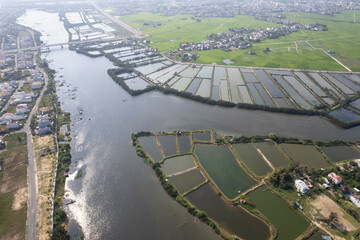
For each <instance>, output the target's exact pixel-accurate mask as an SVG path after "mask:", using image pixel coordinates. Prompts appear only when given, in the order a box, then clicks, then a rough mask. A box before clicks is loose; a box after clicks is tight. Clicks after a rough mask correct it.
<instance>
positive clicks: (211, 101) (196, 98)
mask: <svg viewBox="0 0 360 240" xmlns="http://www.w3.org/2000/svg"><path fill="white" fill-rule="evenodd" d="M109 59H110V60H111V58H109ZM130 68H131V67H130ZM131 72H132V70H131V69H129V67H128V68H121V69H118V68H115V69H109V70H108V74H109V76H110V77H111V78H112V79H113V80H114V81H115V82H116V83H117V84H118V85H120V86H121V87H122V88H123V89H124V90H125V91H127V92H128V93H129V94H130V95H132V96H137V95H140V94H143V93H146V92H151V91H159V92H162V93H164V94H169V95H174V96H180V97H184V98H187V99H191V100H194V101H198V102H201V103H206V104H209V105H218V106H222V107H228V108H235V107H236V108H239V109H247V110H261V111H268V112H275V113H285V114H294V115H305V116H319V117H322V118H325V119H327V120H329V121H330V122H332V123H333V124H335V125H336V126H338V127H341V128H344V129H349V128H352V127H357V126H360V120H358V121H353V122H343V121H341V120H339V119H337V118H335V117H333V116H331V115H330V114H329V112H330V110H333V109H339V108H341V107H344V106H347V105H348V104H349V103H350V102H352V101H355V100H356V99H359V98H360V94H357V95H356V96H354V97H353V98H351V99H347V100H345V101H344V102H342V103H339V104H338V105H337V106H336V107H331V109H321V108H320V109H318V110H311V109H309V110H308V109H294V108H282V107H279V108H277V107H271V106H268V105H259V104H249V103H237V104H236V103H233V102H228V101H223V100H217V101H216V100H214V99H211V98H206V97H202V96H199V95H194V94H191V93H189V92H185V91H178V90H176V89H173V88H169V87H162V86H159V85H152V86H148V87H146V88H144V89H142V90H133V89H131V88H130V87H129V86H128V85H127V84H126V83H125V80H124V79H122V78H119V77H118V76H117V75H118V74H122V73H131Z"/></svg>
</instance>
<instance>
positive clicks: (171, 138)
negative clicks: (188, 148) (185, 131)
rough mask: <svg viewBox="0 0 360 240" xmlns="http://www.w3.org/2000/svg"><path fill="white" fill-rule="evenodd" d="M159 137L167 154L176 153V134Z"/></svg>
mask: <svg viewBox="0 0 360 240" xmlns="http://www.w3.org/2000/svg"><path fill="white" fill-rule="evenodd" d="M158 139H159V142H160V145H161V147H162V150H163V153H164V155H165V156H171V155H174V154H176V140H175V135H167V136H158Z"/></svg>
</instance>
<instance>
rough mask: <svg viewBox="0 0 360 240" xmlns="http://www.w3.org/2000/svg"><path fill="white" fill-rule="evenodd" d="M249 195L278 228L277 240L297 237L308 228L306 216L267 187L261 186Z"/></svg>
mask: <svg viewBox="0 0 360 240" xmlns="http://www.w3.org/2000/svg"><path fill="white" fill-rule="evenodd" d="M248 196H249V199H250V201H251V202H252V203H253V204H254V205H255V207H256V208H257V209H259V210H260V211H261V212H262V213H263V214H264V215H265V216H266V217H267V218H268V219H269V220H270V221H271V222H272V223H273V224H274V225H275V226H276V228H277V229H278V231H279V232H278V238H277V240H288V239H295V238H296V237H297V236H299V235H300V234H302V233H303V232H304V231H305V230H306V229H307V228H308V226H309V223H308V222H307V221H306V220H305V218H303V217H302V216H301V215H300V214H299V213H298V212H297V211H296V210H294V209H293V208H291V207H290V206H288V205H287V203H286V202H285V201H284V200H282V199H281V198H280V197H279V196H277V195H276V194H274V193H272V192H271V191H269V190H268V189H267V188H266V187H260V188H258V189H256V190H255V191H252V192H251V193H250V194H249V195H248Z"/></svg>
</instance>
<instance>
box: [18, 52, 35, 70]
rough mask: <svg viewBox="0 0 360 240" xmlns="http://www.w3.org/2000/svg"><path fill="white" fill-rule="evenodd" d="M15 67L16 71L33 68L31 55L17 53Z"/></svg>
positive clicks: (28, 53)
mask: <svg viewBox="0 0 360 240" xmlns="http://www.w3.org/2000/svg"><path fill="white" fill-rule="evenodd" d="M17 67H18V69H25V68H32V67H34V63H33V54H32V53H30V52H25V53H24V52H19V53H18V57H17Z"/></svg>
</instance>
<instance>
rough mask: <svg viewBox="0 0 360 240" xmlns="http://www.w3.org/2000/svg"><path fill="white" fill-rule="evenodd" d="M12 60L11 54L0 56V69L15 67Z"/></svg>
mask: <svg viewBox="0 0 360 240" xmlns="http://www.w3.org/2000/svg"><path fill="white" fill-rule="evenodd" d="M14 59H15V57H14V55H13V54H0V68H7V67H13V66H14V65H15V61H14ZM2 72H3V71H2Z"/></svg>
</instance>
